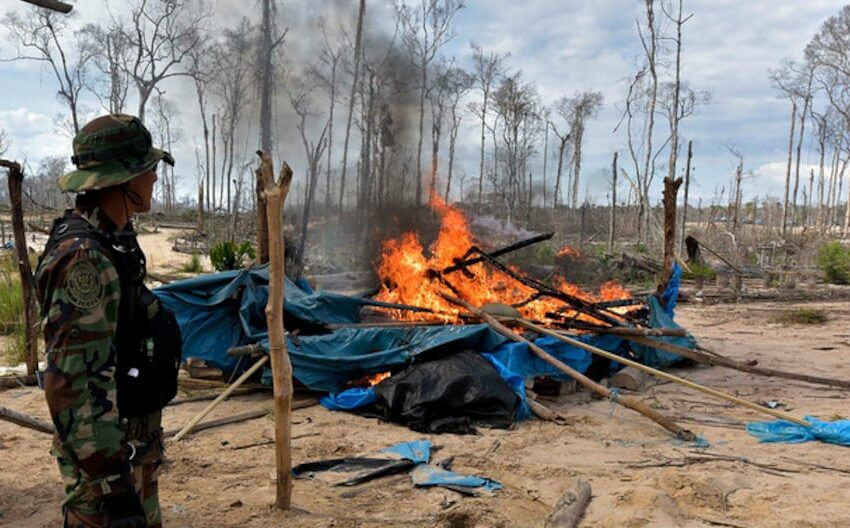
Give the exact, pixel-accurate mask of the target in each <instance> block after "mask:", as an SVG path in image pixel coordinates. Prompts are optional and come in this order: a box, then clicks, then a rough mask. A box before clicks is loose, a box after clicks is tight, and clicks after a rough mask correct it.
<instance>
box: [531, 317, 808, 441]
mask: <svg viewBox="0 0 850 528" xmlns="http://www.w3.org/2000/svg"><path fill="white" fill-rule="evenodd" d="M516 322H517V323H518V324H520V325H522V326H524V327H526V328H528V329H529V330H534V331H535V332H537V333H538V334H543V335H547V336H549V337H554V338H555V339H558V340H560V341H563V342H564V343H569V344H570V345H572V346H574V347H576V348H580V349H582V350H586V351H588V352H590V353H592V354H596V355H598V356H602V357H604V358H608V359H611V360H613V361H617V362H619V363H622V364H623V365H628V366H630V367H634V368H636V369H638V370H642V371H644V372H646V373H649V374H652V375H653V376H655V377H657V378H661V379H664V380H667V381H672V382H674V383H678V384H679V385H683V386H685V387H688V388H691V389H694V390H696V391H699V392H702V393H705V394H708V395H711V396H714V397H715V398H720V399H721V400H726V401H728V402H732V403H735V404H738V405H740V406H741V407H746V408H748V409H750V410H753V411H756V412H760V413H763V414H769V415H771V416H773V417H774V418H779V419H780V420H787V421H789V422H794V423H795V424H799V425H802V426H804V427H811V424H810V423H809V422H807V421H805V420H803V419H802V418H797V417H796V416H793V415H791V414H788V413H784V412H782V411H777V410H776V409H770V408H768V407H764V406H762V405H759V404H757V403H753V402H750V401H747V400H743V399H741V398H738V397H737V396H732V395H731V394H726V393H725V392H720V391H719V390H714V389H711V388H709V387H705V386H703V385H700V384H698V383H694V382H693V381H690V380H686V379H684V378H680V377H679V376H674V375H673V374H670V373H668V372H664V371H661V370H657V369H654V368H652V367H648V366H646V365H644V364H643V363H638V362H637V361H632V360H631V359H627V358H624V357H621V356H618V355H617V354H612V353H611V352H608V351H606V350H602V349H601V348H597V347H595V346H593V345H588V344H587V343H584V342H582V341H579V340H578V339H573V338H571V337H567V336H565V335H563V334H559V333H558V332H555V331H553V330H549V329H548V328H543V327H542V326H538V325H536V324H534V323H530V322H528V321H525V320H523V319H517V320H516Z"/></svg>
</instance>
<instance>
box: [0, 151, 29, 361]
mask: <svg viewBox="0 0 850 528" xmlns="http://www.w3.org/2000/svg"><path fill="white" fill-rule="evenodd" d="M0 167H4V168H6V169H8V170H9V178H8V180H9V182H8V183H9V201H10V203H11V204H12V231H13V233H14V237H15V252H16V253H17V254H18V271H19V272H20V275H21V292H22V294H23V295H22V297H23V301H24V338H25V343H26V364H27V374H29V375H33V374H35V371H36V369H37V368H38V339H37V337H36V332H35V323H36V316H35V299H34V298H33V287H32V268H31V267H30V260H29V254H28V253H27V233H26V231H25V228H24V206H23V199H22V194H23V185H24V173H23V171H22V170H21V165H20V163H17V162H14V161H8V160H0Z"/></svg>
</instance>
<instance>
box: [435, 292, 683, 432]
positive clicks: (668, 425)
mask: <svg viewBox="0 0 850 528" xmlns="http://www.w3.org/2000/svg"><path fill="white" fill-rule="evenodd" d="M443 297H445V298H446V300H448V301H449V302H452V303H454V304H457V305H458V306H462V307H464V308H466V310H468V311H469V312H470V313H472V314H474V315H475V316H476V317H478V318H479V319H481V320H482V321H484V322H485V323H487V324H488V325H489V326H490V328H492V329H493V330H495V331H496V332H498V333H500V334H502V335H503V336H505V337H507V338H508V339H511V340H513V341H516V342H518V343H525V344H526V345H528V348H529V350H531V352H532V353H533V354H534V355H536V356H537V357H539V358H540V359H542V360H543V361H545V362H546V363H549V364H550V365H552V366H553V367H555V368H556V369H558V370H560V371H561V372H563V373H564V374H566V375H568V376H570V377H571V378H573V379H574V380H576V381H577V382H579V383H580V384H581V385H582V386H584V387H585V388H587V389H589V390H591V391H593V392H595V393H596V394H598V395H600V396H602V397H604V398H608V399H610V400H611V401H613V402H614V403H618V404H620V405H622V406H623V407H626V408H628V409H631V410H633V411H635V412H638V413H640V414H642V415H644V416H646V417H647V418H649V419H650V420H652V421H654V422H655V423H657V424H658V425H660V426H661V427H663V428H665V429H667V430H668V431H670V432H671V433H673V434H674V435H675V436H676V438H679V439H680V440H686V441H689V442H690V441H693V440H696V436H695V435H694V434H693V433H692V432H690V431H688V430H687V429H683V428H682V427H680V426H679V425H677V424H676V423H675V422H673V421H672V420H670V419H669V418H667V417H665V416H663V415H662V414H661V413H659V412H657V411H655V410H654V409H652V408H650V407H649V406H648V405H647V404H645V403H644V402H642V401H638V400H635V399H632V398H629V397H626V396H618V395H617V394H616V393H612V392H611V391H610V390H609V389H608V388H606V387H603V386H602V385H600V384H598V383H596V382H595V381H593V380H592V379H590V378H588V377H587V376H585V375H584V374H582V373H581V372H578V371H577V370H574V369H572V368H570V366H569V365H566V364H565V363H563V362H562V361H560V360H558V359H557V358H556V357H554V356H552V355H551V354H549V353H548V352H546V351H545V350H543V349H542V348H540V347H539V346H537V345H535V344H534V343H532V342H531V341H529V340H528V339H526V338H524V337H522V336H521V335H519V334H517V333H516V332H514V331H512V330H511V329H510V328H508V327H507V326H505V325H503V324H502V323H500V322H499V321H497V320H496V318H494V317H493V316H492V315H490V314H488V313H486V312H484V311H482V310H480V309H478V308H476V307H474V306H472V305H471V304H469V303H468V302H466V301H464V300H463V299H458V298H456V297H452V296H450V295H445V294H444V295H443Z"/></svg>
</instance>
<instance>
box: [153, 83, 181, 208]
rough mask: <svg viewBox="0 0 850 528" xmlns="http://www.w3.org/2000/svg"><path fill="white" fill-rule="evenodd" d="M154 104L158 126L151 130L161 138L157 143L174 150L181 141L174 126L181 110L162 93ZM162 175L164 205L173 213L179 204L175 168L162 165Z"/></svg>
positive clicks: (161, 189)
mask: <svg viewBox="0 0 850 528" xmlns="http://www.w3.org/2000/svg"><path fill="white" fill-rule="evenodd" d="M153 103H154V110H155V113H154V117H155V119H156V125H155V126H153V127H151V128H152V130H153V131H154V133H155V134H157V135H158V136H159V137H158V138H156V139H157V143H158V144H160V145H164V146H165V148H166V149H167V150H173V145H174V143H175V142H178V141H180V129H179V128H178V127H176V126H175V124H174V121H175V120H176V119H177V118H178V117H179V115H180V109H179V108H178V106H177V105H176V104H174V103H173V102H171V101H169V100H168V99H166V98H165V97H164V96H163V95H162V94H161V93H160V94H157V95H155V96H154V98H153ZM160 174H161V175H162V180H163V181H162V185H160V191H161V193H162V194H161V197H162V205H163V207H164V209H165V212H166V213H173V212H174V207H175V204H176V202H177V190H176V189H177V182H176V180H175V176H174V167H171V166H169V165H168V164H162V167H161V169H160Z"/></svg>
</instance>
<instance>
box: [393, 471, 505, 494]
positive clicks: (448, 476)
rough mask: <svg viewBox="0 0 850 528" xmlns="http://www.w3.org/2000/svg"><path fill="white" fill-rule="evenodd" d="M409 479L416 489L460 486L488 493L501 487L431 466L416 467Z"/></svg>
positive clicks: (483, 479)
mask: <svg viewBox="0 0 850 528" xmlns="http://www.w3.org/2000/svg"><path fill="white" fill-rule="evenodd" d="M410 479H411V480H412V481H413V485H414V486H416V487H418V488H427V487H430V486H460V487H463V488H481V489H483V490H484V491H488V492H490V493H494V492H496V491H498V490H500V489H502V485H501V484H500V483H499V482H496V481H495V480H491V479H488V478H484V477H476V476H474V475H461V474H460V473H455V472H454V471H449V470H448V469H443V468H441V467H440V466H434V465H432V464H419V465H417V466H416V467H415V468H413V471H412V472H411V473H410Z"/></svg>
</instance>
